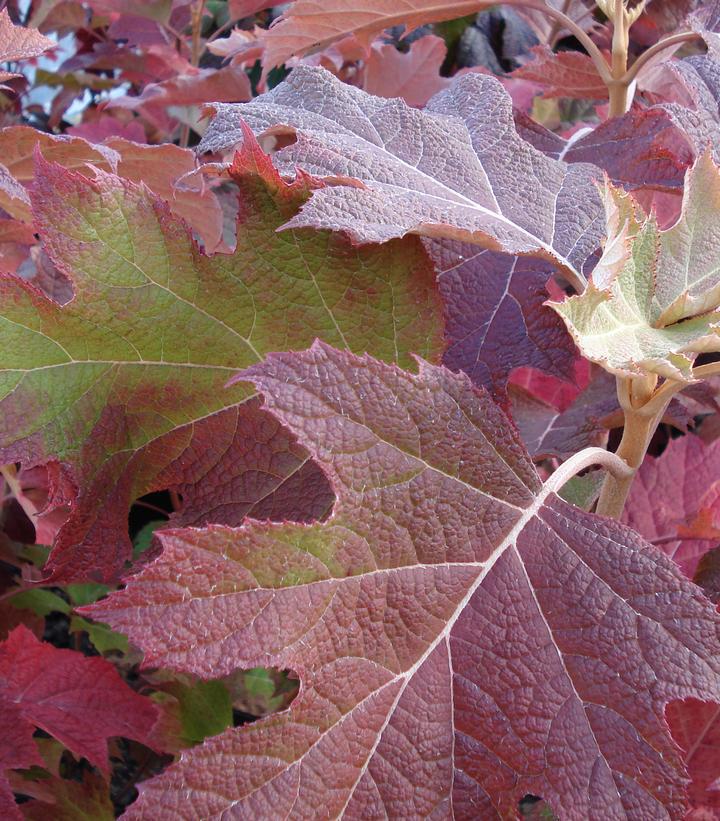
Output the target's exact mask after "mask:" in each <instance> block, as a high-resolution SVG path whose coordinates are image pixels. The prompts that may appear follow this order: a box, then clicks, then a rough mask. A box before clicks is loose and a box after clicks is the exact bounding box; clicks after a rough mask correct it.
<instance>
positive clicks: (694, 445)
mask: <svg viewBox="0 0 720 821" xmlns="http://www.w3.org/2000/svg"><path fill="white" fill-rule="evenodd" d="M623 521H624V522H626V523H627V524H629V525H630V526H631V527H634V528H635V529H636V530H637V531H638V532H639V533H641V534H642V535H643V536H644V537H645V538H646V539H648V541H651V542H655V543H656V544H657V545H658V547H659V549H660V550H662V551H663V552H664V553H666V554H667V555H668V556H670V557H671V558H672V559H674V560H675V561H676V562H677V563H678V564H679V565H680V567H681V568H682V570H683V572H684V573H685V574H686V575H687V576H688V578H690V579H692V578H693V575H694V574H695V570H696V568H697V565H698V562H699V560H700V557H701V556H702V555H703V554H704V553H706V552H707V551H708V550H710V549H711V548H712V547H715V546H716V545H717V544H719V543H720V441H717V442H713V443H712V444H710V445H708V444H706V443H705V442H703V440H702V439H700V438H699V437H698V436H693V435H688V436H681V437H680V438H679V439H671V440H670V441H669V442H668V446H667V448H666V449H665V450H664V451H663V453H662V454H661V455H660V456H658V457H654V456H646V457H645V461H644V462H643V464H642V466H641V467H640V470H639V471H638V473H637V476H636V477H635V481H634V482H633V485H632V488H631V489H630V496H629V497H628V501H627V504H626V505H625V513H624V516H623Z"/></svg>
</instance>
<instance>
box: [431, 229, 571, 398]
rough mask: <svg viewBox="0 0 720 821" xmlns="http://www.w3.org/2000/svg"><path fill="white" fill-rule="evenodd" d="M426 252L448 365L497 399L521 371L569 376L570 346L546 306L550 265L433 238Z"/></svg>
mask: <svg viewBox="0 0 720 821" xmlns="http://www.w3.org/2000/svg"><path fill="white" fill-rule="evenodd" d="M428 247H429V249H430V253H431V256H432V258H433V260H434V261H435V266H436V269H437V271H438V286H439V289H440V294H441V296H442V298H443V301H444V303H445V313H446V326H445V327H446V331H445V333H446V337H447V341H448V348H447V351H446V352H445V354H444V356H443V363H444V364H445V365H447V367H448V368H451V369H452V370H462V371H465V373H467V374H468V375H469V376H470V378H471V379H472V380H473V382H474V383H475V384H476V385H482V386H483V387H486V388H488V390H490V391H492V392H493V393H495V394H496V395H498V396H502V395H503V394H504V391H505V386H506V383H507V379H508V377H509V375H510V373H511V372H512V371H513V369H514V368H518V367H526V366H527V367H534V368H537V369H539V370H542V371H544V372H546V373H551V374H553V375H555V376H558V377H560V378H562V379H566V380H569V379H570V378H571V376H572V369H573V366H574V364H575V360H576V356H577V354H576V350H575V345H574V344H573V342H572V339H571V338H570V336H569V334H568V333H567V331H566V329H565V327H564V326H563V323H562V321H561V320H560V318H559V317H558V316H557V315H556V314H554V313H553V311H552V310H551V309H550V308H548V307H547V306H546V305H545V304H544V303H545V302H546V301H547V298H548V292H547V289H546V286H547V284H548V281H549V280H550V279H551V278H552V276H553V274H554V273H555V266H553V265H552V264H551V263H548V262H545V261H544V260H539V259H535V258H532V257H518V256H512V255H511V254H501V253H497V252H494V251H487V250H485V249H482V248H478V247H477V246H476V245H470V244H469V243H458V242H452V241H435V242H433V243H430V244H429V246H428Z"/></svg>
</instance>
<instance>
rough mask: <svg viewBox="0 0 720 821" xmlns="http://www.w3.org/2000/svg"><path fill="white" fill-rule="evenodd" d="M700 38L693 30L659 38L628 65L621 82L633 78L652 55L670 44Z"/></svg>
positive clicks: (674, 44)
mask: <svg viewBox="0 0 720 821" xmlns="http://www.w3.org/2000/svg"><path fill="white" fill-rule="evenodd" d="M699 38H700V35H699V34H697V33H696V32H694V31H685V32H682V33H681V34H673V35H672V37H666V38H665V39H664V40H659V41H658V42H657V43H655V45H654V46H651V47H650V48H649V49H648V50H647V51H645V52H643V53H642V54H641V55H640V56H639V57H638V58H637V60H635V62H634V63H633V64H632V65H631V66H630V68H629V69H628V70H627V71H626V72H625V75H624V76H623V78H622V79H623V82H624V83H625V84H626V85H628V86H629V85H630V83H632V82H633V80H635V78H636V77H637V76H638V74H639V73H640V70H641V69H642V68H643V67H644V66H646V65H647V64H648V63H649V62H650V60H652V58H653V57H655V56H656V55H658V54H661V53H662V52H663V51H665V50H666V49H668V48H670V47H671V46H676V45H680V44H681V43H689V42H691V41H693V40H697V39H699Z"/></svg>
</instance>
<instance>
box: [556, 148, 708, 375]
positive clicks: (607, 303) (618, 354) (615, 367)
mask: <svg viewBox="0 0 720 821" xmlns="http://www.w3.org/2000/svg"><path fill="white" fill-rule="evenodd" d="M606 202H607V209H608V225H609V229H608V233H609V237H608V240H607V243H606V246H605V253H604V255H603V258H602V260H601V261H600V263H599V264H598V266H597V268H596V269H595V271H594V272H593V281H592V283H590V285H589V286H588V288H587V289H586V291H585V292H584V293H583V294H580V295H578V296H573V297H570V298H569V299H567V300H565V302H562V303H552V307H554V308H555V310H556V311H557V312H558V313H559V314H560V316H562V317H563V319H564V320H565V322H566V324H567V327H568V329H569V331H570V333H571V334H572V335H573V337H574V339H575V342H576V343H577V345H578V347H579V348H580V350H581V351H582V353H583V355H584V356H586V357H587V358H588V359H591V360H593V361H595V362H598V363H599V364H601V365H602V366H603V367H605V368H607V369H608V370H610V371H612V372H615V373H619V374H626V375H635V374H644V373H650V372H652V373H657V374H659V375H661V376H665V377H669V378H673V379H691V378H692V377H691V368H692V362H693V356H692V354H693V353H696V352H700V351H716V350H719V349H720V337H718V331H717V326H718V323H720V314H718V313H717V308H718V305H719V304H720V170H719V169H718V168H717V166H716V165H715V164H714V162H713V161H712V159H711V158H710V156H709V154H705V155H703V156H702V157H701V158H700V159H699V160H698V161H697V162H696V163H695V165H694V166H693V168H692V169H691V170H690V171H689V172H688V175H687V182H686V187H685V193H684V196H683V208H682V214H681V216H680V219H679V220H678V221H677V223H676V224H675V225H673V226H672V227H671V228H669V229H667V230H665V231H661V230H659V228H658V225H657V221H656V219H655V217H654V215H651V216H649V217H646V216H645V214H644V213H642V210H641V209H640V208H639V206H637V204H636V203H633V201H632V199H631V198H630V196H629V195H628V194H625V193H623V192H621V191H619V190H618V189H614V188H609V189H608V191H607V194H606Z"/></svg>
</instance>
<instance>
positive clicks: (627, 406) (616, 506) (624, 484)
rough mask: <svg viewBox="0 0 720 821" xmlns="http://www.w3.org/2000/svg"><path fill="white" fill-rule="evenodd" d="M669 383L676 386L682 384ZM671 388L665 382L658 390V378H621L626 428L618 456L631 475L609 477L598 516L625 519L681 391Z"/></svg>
mask: <svg viewBox="0 0 720 821" xmlns="http://www.w3.org/2000/svg"><path fill="white" fill-rule="evenodd" d="M668 381H669V382H672V384H674V385H681V384H682V383H676V382H674V381H673V380H668ZM667 384H668V382H665V383H664V384H663V385H662V387H661V388H660V389H659V390H655V388H656V385H657V376H655V375H654V374H653V375H650V376H647V377H644V378H641V379H638V378H631V377H628V376H618V377H617V391H618V400H619V402H620V406H621V407H622V409H623V415H624V421H625V424H624V427H623V433H622V439H621V440H620V445H619V446H618V449H617V451H616V452H615V455H616V456H617V457H618V458H619V459H621V460H622V461H623V462H624V463H625V464H626V465H627V467H628V472H627V473H626V474H625V475H624V476H621V477H617V476H614V475H613V474H611V473H608V475H607V476H606V477H605V481H604V482H603V485H602V488H601V489H600V497H599V499H598V503H597V507H596V509H595V512H596V513H599V514H600V515H602V516H611V517H612V518H613V519H619V518H620V516H622V512H623V509H624V507H625V501H626V500H627V496H628V493H629V492H630V487H631V485H632V483H633V479H634V478H635V474H636V473H637V471H638V469H639V467H640V465H641V464H642V463H643V459H644V458H645V454H646V453H647V449H648V446H649V444H650V440H651V439H652V437H653V434H654V433H655V431H656V430H657V426H658V425H659V424H660V421H661V419H662V418H663V416H664V415H665V411H666V409H667V406H668V405H669V404H670V400H671V399H672V397H673V395H674V394H675V393H677V390H672V391H670V390H665V388H666V385H667Z"/></svg>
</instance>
